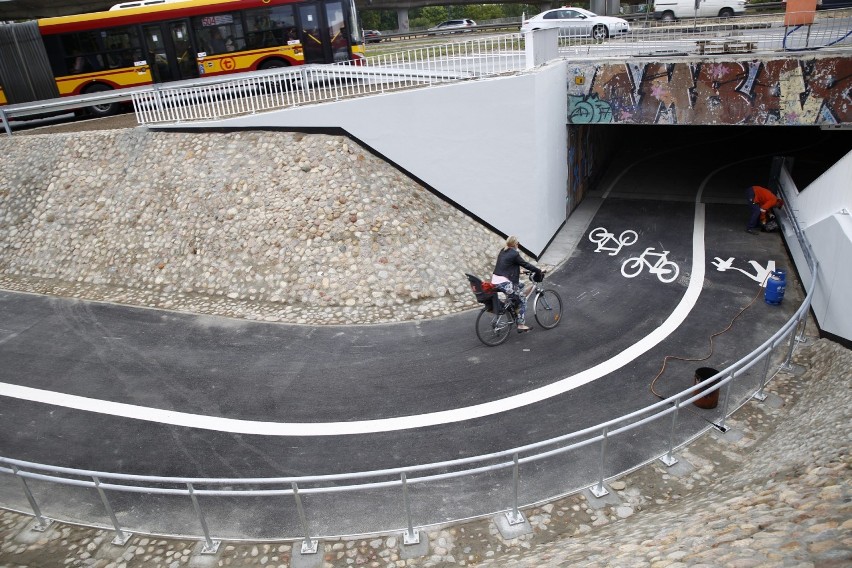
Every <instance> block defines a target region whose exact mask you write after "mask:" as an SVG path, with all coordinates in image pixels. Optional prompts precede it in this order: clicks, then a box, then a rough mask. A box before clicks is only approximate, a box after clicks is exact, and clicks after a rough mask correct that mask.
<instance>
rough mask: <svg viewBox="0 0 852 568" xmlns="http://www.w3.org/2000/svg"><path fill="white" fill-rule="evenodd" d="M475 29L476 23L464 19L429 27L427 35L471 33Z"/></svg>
mask: <svg viewBox="0 0 852 568" xmlns="http://www.w3.org/2000/svg"><path fill="white" fill-rule="evenodd" d="M475 27H476V22H474V21H473V20H471V19H468V18H464V19H460V20H447V21H446V22H441V23H440V24H438V25H437V26H434V27H431V28H429V29H428V30H426V31H427V32H429V35H436V34H441V33H448V34H452V33H456V32H470V31H473V28H475Z"/></svg>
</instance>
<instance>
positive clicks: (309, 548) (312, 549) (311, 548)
mask: <svg viewBox="0 0 852 568" xmlns="http://www.w3.org/2000/svg"><path fill="white" fill-rule="evenodd" d="M290 486H291V487H292V488H293V497H295V498H296V510H297V511H298V512H299V519H300V520H301V521H302V530H303V531H304V532H305V540H303V541H302V554H316V553H317V547H318V544H319V542H318V541H316V540H313V539H312V538H311V533H310V531H309V530H308V518H307V517H306V516H305V510H304V509H303V508H302V498H301V496H300V495H299V486H298V485H296V482H295V481H293V482H291V483H290Z"/></svg>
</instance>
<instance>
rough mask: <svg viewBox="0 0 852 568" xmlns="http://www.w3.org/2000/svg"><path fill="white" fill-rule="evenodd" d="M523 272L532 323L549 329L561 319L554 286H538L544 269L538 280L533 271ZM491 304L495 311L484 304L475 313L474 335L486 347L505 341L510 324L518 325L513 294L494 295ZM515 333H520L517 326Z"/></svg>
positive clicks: (557, 296) (516, 307)
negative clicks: (496, 296)
mask: <svg viewBox="0 0 852 568" xmlns="http://www.w3.org/2000/svg"><path fill="white" fill-rule="evenodd" d="M523 273H524V274H526V275H527V276H528V277H529V279H530V281H531V282H532V286H531V287H530V289H529V292H525V293H526V294H527V298H529V297H530V296H532V311H533V314H534V315H535V321H536V323H538V325H540V326H541V327H543V328H544V329H553V328H554V327H556V326H557V325H559V322H560V321H561V319H562V298H561V297H560V296H559V294H558V293H557V292H556V290H553V289H550V288H544V286H542V283H541V281H542V280H544V272H542V273H541V280H538V281H536V280H535V273H534V272H531V271H526V270H524V271H523ZM495 304H497V311H496V312H494V311H493V309H492V310H489V309H488V306H487V305H486V307H484V308H482V311H481V312H479V315H478V316H477V317H476V336H477V337H478V338H479V340H480V341H481V342H482V343H484V344H485V345H487V346H489V347H494V346H497V345H500V344H501V343H503V342H504V341H506V340H507V339H508V338H509V332H510V331H512V326H517V325H518V300H517V299H516V296H515V295H514V294H512V295H509V296H508V297H507V298H506V301H501V300H499V299H498V301H497V302H495ZM527 305H529V301H527ZM518 333H521V330H518Z"/></svg>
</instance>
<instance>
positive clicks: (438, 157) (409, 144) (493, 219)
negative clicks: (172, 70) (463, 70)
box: [180, 62, 568, 255]
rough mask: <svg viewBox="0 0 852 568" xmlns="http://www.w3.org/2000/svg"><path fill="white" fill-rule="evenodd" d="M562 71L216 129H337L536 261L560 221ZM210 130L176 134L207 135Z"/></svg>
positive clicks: (243, 120)
mask: <svg viewBox="0 0 852 568" xmlns="http://www.w3.org/2000/svg"><path fill="white" fill-rule="evenodd" d="M565 74H566V68H565V64H564V63H561V62H560V63H555V64H553V65H549V66H545V67H542V68H539V69H538V70H537V71H536V72H535V73H531V74H524V75H519V76H512V77H502V78H497V79H492V80H486V81H471V82H465V83H457V84H452V85H441V86H436V87H430V88H424V89H416V90H411V91H404V92H399V93H389V94H384V95H377V96H371V97H364V98H359V99H351V100H345V101H339V102H335V103H329V104H322V105H315V106H310V107H304V108H294V109H285V110H281V111H277V112H270V113H264V114H257V115H253V116H244V117H237V118H233V119H229V120H225V121H219V122H217V123H216V124H215V126H216V127H217V128H229V127H233V128H237V127H241V128H270V127H276V128H293V129H299V128H316V127H329V128H338V127H339V128H342V129H344V130H345V131H346V132H348V133H349V134H351V135H352V136H353V137H355V138H357V139H358V140H359V141H360V142H361V143H362V144H365V145H367V146H369V147H370V148H372V149H373V150H374V151H376V152H377V153H378V154H380V155H381V156H383V157H384V158H386V159H387V160H389V161H390V162H392V163H395V164H397V165H398V166H400V167H401V168H403V169H404V170H405V171H407V172H409V173H410V174H411V175H413V176H415V177H417V178H419V179H420V180H422V181H423V182H425V183H426V184H428V185H429V186H431V187H432V188H433V189H434V190H435V191H437V192H438V193H440V194H441V195H443V196H445V197H446V198H447V199H449V200H450V201H452V202H454V203H456V204H457V205H459V206H460V207H462V208H464V209H466V210H467V211H469V212H471V213H472V214H473V215H475V216H477V217H479V218H480V219H482V220H483V221H484V222H486V223H488V224H489V225H491V226H492V227H494V228H495V229H497V230H498V231H500V232H501V233H503V234H507V235H508V234H516V235H518V237H519V238H520V240H521V244H522V245H523V246H524V247H525V248H526V249H527V250H529V251H530V252H531V253H532V254H534V255H538V254H540V253H541V252H542V251H543V250H544V248H545V246H546V245H547V243H548V242H549V241H550V239H551V238H552V237H553V236H554V235H555V233H556V231H557V230H558V229H559V227H560V226H561V224H562V223H563V222H564V221H565V216H566V215H565V200H566V179H567V177H568V165H567V161H568V157H567V152H568V151H567V148H566V124H565V117H566V116H567V101H566V99H565ZM211 125H212V124H209V123H194V124H191V125H186V124H184V125H180V127H182V128H188V127H193V128H199V127H200V128H203V127H209V126H211Z"/></svg>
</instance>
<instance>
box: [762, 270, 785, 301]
mask: <svg viewBox="0 0 852 568" xmlns="http://www.w3.org/2000/svg"><path fill="white" fill-rule="evenodd" d="M786 288H787V272H786V271H784V270H774V271H772V274H770V276H769V278H768V279H767V280H766V292H765V293H764V299H765V300H766V303H767V304H773V305H777V304H780V303H781V300H783V299H784V290H785V289H786Z"/></svg>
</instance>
